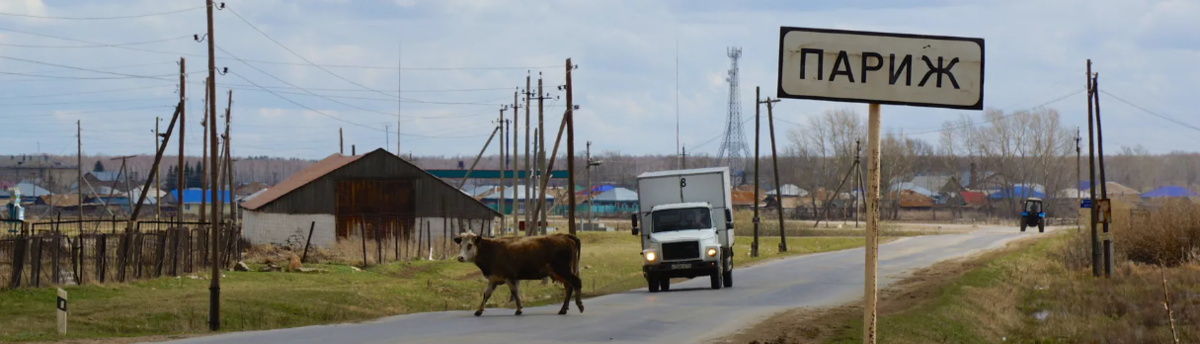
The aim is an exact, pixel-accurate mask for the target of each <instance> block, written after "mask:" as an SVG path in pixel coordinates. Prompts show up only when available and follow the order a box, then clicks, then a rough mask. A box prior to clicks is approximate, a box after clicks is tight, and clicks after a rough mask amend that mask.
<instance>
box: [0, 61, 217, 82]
mask: <svg viewBox="0 0 1200 344" xmlns="http://www.w3.org/2000/svg"><path fill="white" fill-rule="evenodd" d="M0 59H5V60H13V61H20V62H25V63H32V64H38V65H43V66H51V67H59V68H65V69H73V70H79V71H85V72H92V73H100V74H108V75H117V76H124V77H128V78H137V79H155V80H166V81H170V80H167V79H163V78H161V77H158V76H148V75H137V74H127V73H117V72H108V71H102V70H96V69H90V68H83V67H75V66H67V65H61V64H57V63H49V62H42V61H35V60H30V59H23V58H19V57H11V56H2V55H0ZM192 73H197V72H190V73H188V74H192ZM176 75H179V74H178V73H176V74H167V76H176Z"/></svg>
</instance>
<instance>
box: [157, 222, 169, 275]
mask: <svg viewBox="0 0 1200 344" xmlns="http://www.w3.org/2000/svg"><path fill="white" fill-rule="evenodd" d="M155 236H157V238H156V239H157V240H155V242H156V243H157V244H158V247H157V249H156V250H155V251H156V252H155V255H154V276H155V277H161V276H162V271H163V261H164V260H166V254H167V233H166V232H158V233H156V234H155Z"/></svg>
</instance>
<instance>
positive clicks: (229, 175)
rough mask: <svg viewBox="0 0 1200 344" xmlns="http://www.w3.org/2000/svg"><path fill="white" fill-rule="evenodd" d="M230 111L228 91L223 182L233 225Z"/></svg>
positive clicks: (231, 97) (230, 104) (218, 200)
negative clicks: (225, 182)
mask: <svg viewBox="0 0 1200 344" xmlns="http://www.w3.org/2000/svg"><path fill="white" fill-rule="evenodd" d="M232 110H233V90H229V105H226V107H225V172H224V173H225V180H226V181H227V183H228V185H227V186H228V189H227V190H226V191H227V192H229V222H230V223H233V222H234V220H235V219H236V218H235V217H234V216H233V214H234V206H233V155H232V154H233V147H230V145H229V142H230V141H232V135H231V134H230V133H229V125H230V124H231V123H232V122H233V119H232V118H230V116H231V115H233V113H232ZM217 202H218V204H224V201H222V200H220V199H219V198H218V199H217ZM222 211H224V210H223V209H222ZM223 218H224V216H222V219H223Z"/></svg>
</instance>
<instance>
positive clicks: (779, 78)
mask: <svg viewBox="0 0 1200 344" xmlns="http://www.w3.org/2000/svg"><path fill="white" fill-rule="evenodd" d="M793 31H803V32H816V33H835V34H848V35H861V36H884V37H900V38H924V39H938V40H949V41H964V42H973V43H975V44H978V45H979V54H980V55H979V56H980V58H979V101H977V102H976V103H975V104H974V105H948V104H934V103H923V102H905V101H890V100H870V99H860V98H834V97H820V96H798V95H792V94H788V93H786V92H784V91H783V52H784V51H783V38H784V37H785V36H787V34H788V33H789V32H793ZM984 47H985V46H984V44H983V38H969V37H954V36H934V35H916V34H906V33H891V32H875V31H853V30H835V29H817V28H805V27H793V26H780V27H779V68H778V69H777V70H776V80H775V97H776V98H790V99H809V100H824V101H835V102H849V103H866V104H885V105H907V106H919V107H932V108H944V109H958V110H983V96H984V93H986V92H984V88H983V86H984V82H983V81H984V79H983V77H984V74H985V73H984V71H985V70H986V69H985V68H984V60H986V58H987V54H986V51H985V50H984Z"/></svg>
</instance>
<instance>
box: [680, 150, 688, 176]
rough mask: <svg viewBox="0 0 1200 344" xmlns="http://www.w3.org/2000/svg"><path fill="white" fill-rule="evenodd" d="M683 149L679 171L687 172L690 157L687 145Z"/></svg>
mask: <svg viewBox="0 0 1200 344" xmlns="http://www.w3.org/2000/svg"><path fill="white" fill-rule="evenodd" d="M681 148H682V153H679V169H682V170H686V169H687V165H688V164H687V156H688V154H687V145H684V146H683V147H681Z"/></svg>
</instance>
